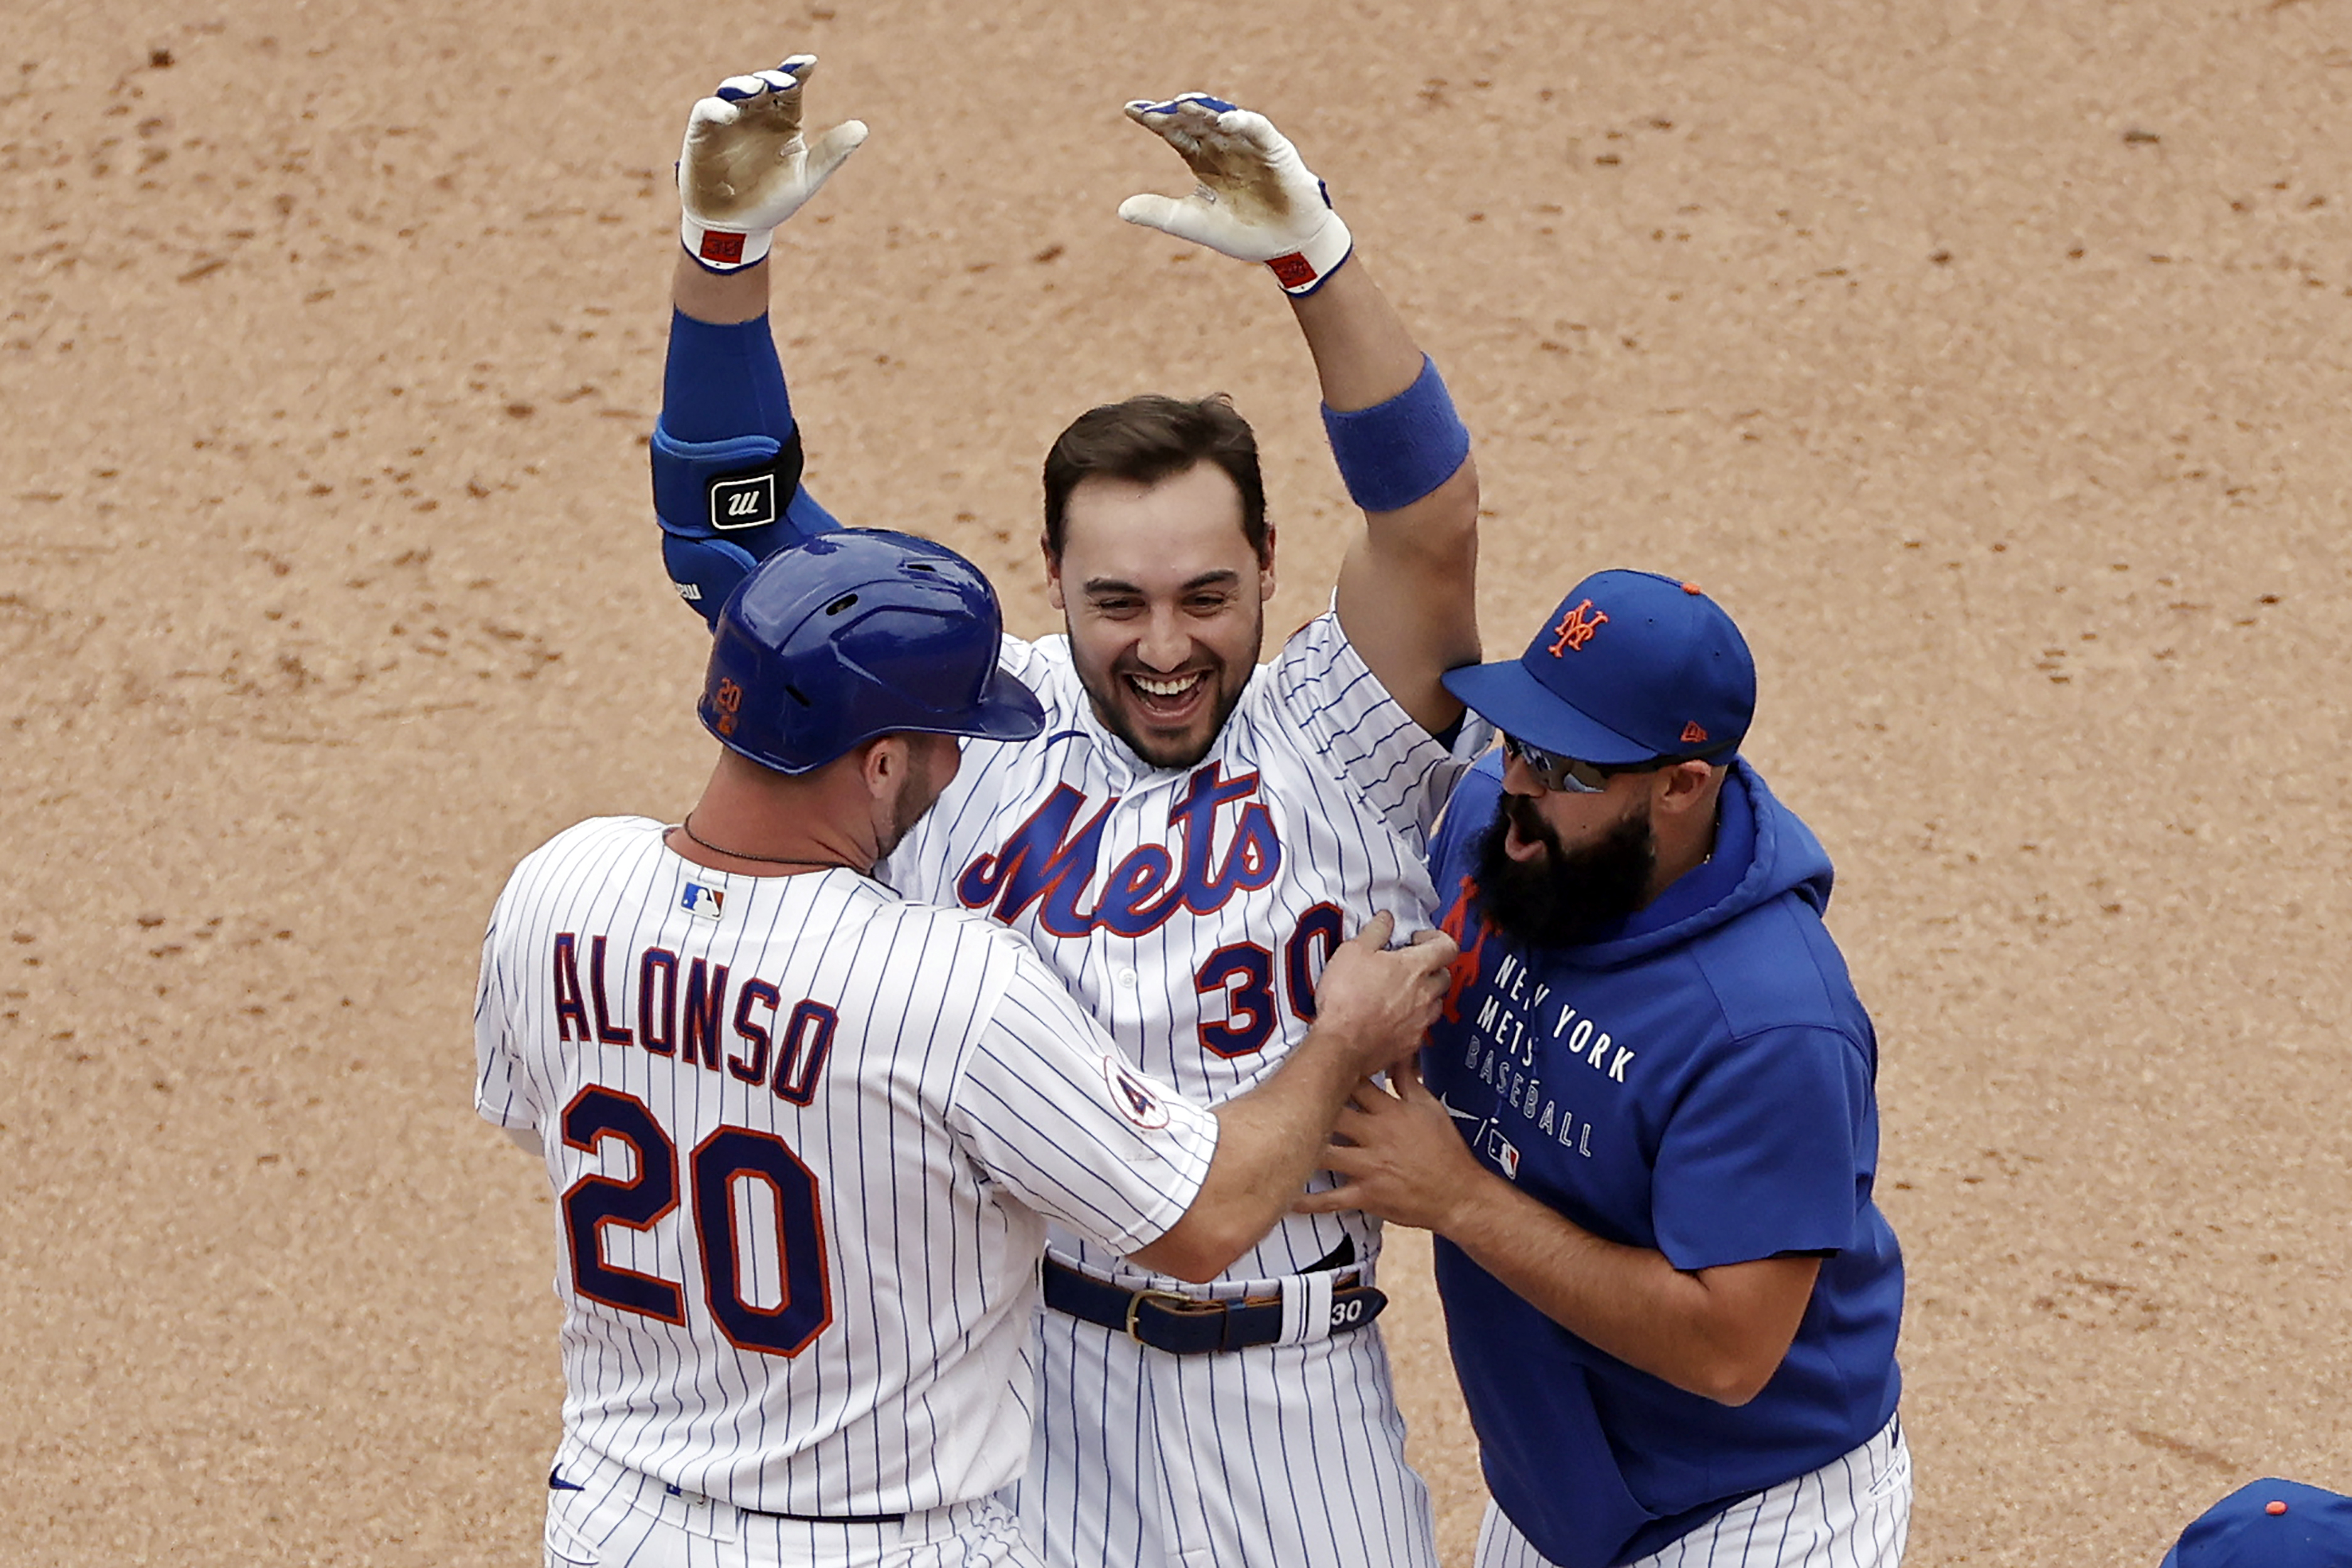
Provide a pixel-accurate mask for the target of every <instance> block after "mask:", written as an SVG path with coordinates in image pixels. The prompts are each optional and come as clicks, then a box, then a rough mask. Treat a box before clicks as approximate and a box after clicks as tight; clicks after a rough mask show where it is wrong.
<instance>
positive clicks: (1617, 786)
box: [1307, 571, 1911, 1568]
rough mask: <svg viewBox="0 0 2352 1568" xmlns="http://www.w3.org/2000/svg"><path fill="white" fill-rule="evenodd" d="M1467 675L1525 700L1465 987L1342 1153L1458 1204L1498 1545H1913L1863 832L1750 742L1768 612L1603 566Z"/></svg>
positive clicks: (1426, 1214)
mask: <svg viewBox="0 0 2352 1568" xmlns="http://www.w3.org/2000/svg"><path fill="white" fill-rule="evenodd" d="M1445 680H1446V685H1447V686H1448V687H1449V688H1450V689H1451V690H1452V691H1454V694H1455V695H1458V696H1460V697H1461V698H1462V700H1463V701H1464V702H1465V703H1467V704H1468V705H1469V706H1471V707H1472V708H1473V709H1474V710H1475V711H1476V712H1477V713H1479V714H1480V715H1481V716H1484V717H1486V719H1488V720H1490V721H1491V722H1492V723H1493V724H1494V725H1495V726H1496V727H1497V728H1498V729H1500V730H1501V731H1502V732H1503V734H1504V737H1505V738H1504V743H1503V749H1502V750H1501V751H1500V752H1498V753H1496V754H1494V755H1492V756H1489V757H1488V758H1486V760H1484V761H1483V762H1481V763H1480V764H1479V765H1478V766H1477V767H1476V768H1474V769H1472V771H1471V773H1470V776H1469V777H1468V778H1467V779H1465V780H1464V781H1463V783H1462V785H1461V786H1460V788H1459V789H1457V790H1456V791H1455V793H1454V800H1453V804H1452V806H1451V808H1450V809H1449V810H1448V813H1447V816H1446V820H1445V823H1444V828H1443V829H1442V830H1441V831H1440V834H1439V838H1438V841H1437V843H1436V846H1435V849H1434V852H1433V853H1434V861H1435V864H1434V868H1433V869H1434V874H1435V878H1436V883H1437V888H1438V892H1439V894H1440V896H1441V897H1442V898H1444V899H1445V900H1446V901H1447V904H1448V906H1449V907H1448V910H1447V914H1446V915H1445V919H1444V925H1445V927H1446V929H1447V930H1448V931H1450V932H1451V933H1452V934H1453V935H1454V937H1455V940H1456V941H1457V942H1458V943H1459V944H1460V946H1462V948H1463V956H1462V957H1461V958H1460V960H1458V962H1457V964H1456V967H1455V972H1454V989H1453V991H1452V993H1451V994H1450V995H1449V996H1448V998H1447V999H1446V1004H1445V1008H1444V1011H1443V1013H1442V1014H1441V1016H1440V1018H1439V1020H1438V1022H1437V1024H1436V1026H1435V1027H1434V1028H1433V1030H1431V1033H1430V1039H1429V1042H1428V1044H1427V1046H1426V1047H1425V1048H1424V1050H1423V1054H1422V1059H1421V1078H1420V1081H1418V1082H1416V1081H1415V1080H1414V1079H1413V1078H1412V1075H1410V1074H1405V1075H1402V1076H1400V1077H1399V1078H1398V1079H1397V1080H1396V1081H1395V1082H1396V1085H1397V1090H1398V1092H1397V1093H1396V1094H1391V1093H1389V1092H1384V1091H1381V1090H1378V1089H1374V1088H1371V1087H1369V1086H1368V1087H1367V1088H1366V1090H1365V1091H1364V1092H1361V1093H1360V1094H1359V1095H1358V1096H1357V1097H1356V1101H1355V1103H1354V1105H1353V1107H1352V1108H1351V1109H1350V1110H1349V1112H1348V1113H1344V1114H1343V1115H1342V1116H1341V1118H1340V1121H1339V1128H1338V1131H1337V1134H1336V1136H1335V1139H1334V1144H1333V1146H1332V1148H1331V1149H1330V1150H1329V1151H1328V1154H1327V1155H1326V1158H1327V1159H1328V1161H1329V1163H1330V1165H1331V1166H1332V1168H1334V1169H1335V1170H1337V1171H1339V1173H1340V1174H1341V1175H1342V1176H1345V1177H1346V1178H1347V1182H1346V1185H1345V1186H1341V1187H1340V1188H1339V1190H1337V1191H1335V1192H1330V1193H1324V1194H1318V1195H1315V1196H1313V1197H1309V1198H1307V1207H1310V1208H1323V1207H1333V1208H1338V1207H1348V1206H1359V1207H1364V1208H1367V1209H1369V1210H1370V1211H1372V1212H1374V1213H1377V1214H1380V1215H1381V1216H1382V1217H1383V1218H1388V1219H1390V1220H1392V1221H1395V1222H1397V1223H1401V1224H1407V1225H1414V1226H1419V1227H1422V1228H1426V1229H1429V1230H1432V1231H1434V1232H1435V1233H1436V1234H1437V1236H1438V1242H1437V1248H1436V1251H1437V1277H1438V1289H1439V1292H1440V1294H1441V1296H1442V1297H1443V1299H1444V1304H1445V1314H1446V1322H1447V1325H1448V1328H1449V1331H1450V1333H1451V1338H1452V1344H1453V1352H1454V1366H1455V1369H1456V1370H1457V1372H1458V1373H1459V1374H1460V1375H1461V1380H1462V1387H1463V1393H1464V1395H1465V1398H1466V1400H1467V1402H1468V1405H1469V1407H1470V1415H1471V1419H1472V1422H1473V1424H1474V1425H1475V1427H1476V1430H1477V1433H1478V1440H1479V1450H1480V1458H1481V1462H1482V1465H1483V1468H1484V1469H1485V1471H1486V1481H1487V1485H1488V1489H1489V1490H1490V1491H1491V1493H1492V1495H1493V1499H1494V1501H1493V1504H1492V1506H1491V1507H1490V1509H1489V1511H1488V1513H1487V1516H1486V1524H1485V1528H1484V1530H1483V1531H1482V1533H1481V1536H1480V1541H1479V1547H1478V1559H1477V1560H1478V1563H1479V1564H1480V1568H1544V1565H1546V1564H1558V1565H1559V1568H1612V1565H1617V1564H1628V1563H1640V1564H1643V1565H1644V1568H1650V1565H1654V1564H1664V1563H1677V1564H1685V1563H1686V1564H1691V1565H1693V1568H1696V1565H1698V1564H1715V1565H1718V1568H1721V1565H1727V1564H1741V1565H1743V1568H1765V1565H1767V1564H1773V1565H1778V1564H1789V1565H1791V1568H1793V1565H1794V1564H1798V1563H1841V1564H1852V1565H1854V1568H1893V1565H1894V1564H1895V1563H1898V1562H1899V1561H1900V1559H1901V1556H1902V1552H1903V1545H1904V1541H1905V1538H1906V1531H1907V1527H1908V1521H1909V1517H1910V1501H1911V1472H1910V1459H1909V1456H1908V1453H1907V1450H1906V1448H1905V1446H1904V1443H1903V1437H1902V1431H1901V1427H1900V1426H1899V1424H1898V1423H1897V1421H1896V1419H1895V1401H1896V1396H1897V1394H1898V1392H1899V1390H1900V1378H1899V1376H1898V1375H1897V1373H1896V1370H1895V1332H1896V1327H1897V1324H1898V1322H1899V1320H1900V1318H1901V1314H1902V1304H1903V1270H1902V1260H1901V1257H1900V1254H1899V1253H1898V1251H1897V1249H1896V1247H1895V1234H1894V1232H1893V1231H1892V1230H1891V1229H1890V1228H1888V1226H1887V1223H1886V1221H1885V1218H1884V1217H1883V1216H1882V1215H1880V1213H1879V1211H1878V1208H1877V1206H1876V1205H1875V1204H1874V1203H1873V1202H1872V1201H1871V1188H1872V1184H1873V1181H1874V1177H1875V1176H1876V1173H1877V1165H1878V1115H1877V1107H1876V1102H1875V1081H1876V1077H1877V1067H1878V1045H1877V1040H1876V1038H1875V1036H1874V1033H1873V1032H1872V1030H1871V1024H1870V1018H1869V1015H1868V1014H1867V1013H1866V1012H1864V1009H1863V1006H1862V1002H1861V1000H1860V998H1857V997H1856V996H1855V994H1854V989H1853V984H1852V982H1851V981H1850V980H1849V979H1848V978H1847V976H1846V969H1845V965H1844V963H1843V960H1842V959H1841V958H1840V957H1839V955H1838V950H1837V946H1836V944H1835V943H1834V942H1833V941H1832V939H1831V937H1830V935H1829V932H1828V930H1827V929H1826V928H1825V927H1824V925H1822V911H1823V909H1824V907H1825V906H1826V905H1827V904H1828V902H1829V895H1830V884H1831V870H1830V861H1829V857H1828V855H1827V854H1826V853H1824V852H1823V851H1822V846H1821V843H1820V841H1818V840H1816V839H1815V838H1814V837H1813V835H1812V833H1811V831H1808V830H1807V829H1806V827H1805V825H1804V823H1803V822H1801V821H1799V820H1798V819H1797V817H1796V815H1795V814H1794V813H1793V812H1791V811H1790V810H1789V809H1788V808H1787V807H1785V806H1783V805H1781V804H1780V801H1779V800H1776V799H1775V798H1774V797H1773V795H1772V793H1771V791H1770V790H1769V789H1766V788H1765V784H1764V780H1763V779H1762V778H1761V777H1760V776H1759V774H1758V773H1757V772H1756V770H1755V769H1754V768H1752V767H1750V766H1749V765H1748V762H1747V761H1745V760H1744V759H1743V758H1740V757H1739V755H1738V747H1739V745H1740V742H1741V740H1742V739H1743V738H1744V737H1745V736H1746V735H1747V733H1748V724H1749V721H1750V719H1751V717H1752V716H1753V714H1754V711H1755V705H1756V673H1755V665H1754V663H1753V661H1752V660H1751V658H1750V657H1749V654H1748V645H1747V643H1746V642H1745V641H1744V640H1743V639H1742V638H1741V636H1740V634H1739V631H1738V628H1737V627H1736V626H1734V625H1733V624H1732V622H1731V618H1730V617H1729V616H1728V615H1727V614H1725V613H1724V612H1723V610H1722V609H1721V608H1720V607H1719V606H1718V605H1717V604H1716V603H1715V601H1713V600H1711V599H1709V598H1708V597H1707V596H1706V594H1704V593H1702V592H1701V591H1699V589H1698V587H1697V585H1696V584H1694V583H1688V582H1682V581H1678V580H1675V579H1673V578H1666V577H1659V576H1656V575H1654V574H1652V573H1648V572H1636V571H1604V572H1601V573H1598V574H1596V575H1594V576H1592V577H1589V578H1587V579H1586V580H1584V581H1582V582H1580V583H1579V584H1578V585H1577V586H1576V587H1575V588H1573V589H1571V590H1570V592H1569V595H1568V597H1567V598H1566V599H1565V600H1564V601H1562V602H1561V603H1560V605H1559V609H1558V610H1557V611H1556V612H1554V613H1553V614H1552V616H1551V617H1550V618H1549V619H1548V620H1547V621H1546V622H1544V624H1543V626H1542V627H1541V629H1539V630H1538V632H1537V633H1536V635H1535V637H1534V639H1533V641H1531V642H1530V643H1528V648H1527V651H1526V652H1525V653H1522V654H1521V655H1520V656H1519V657H1517V658H1516V659H1507V660H1502V661H1499V662H1497V663H1494V664H1481V665H1476V666H1473V667H1467V668H1464V669H1458V670H1455V671H1453V672H1452V673H1451V674H1448V675H1447V676H1446V677H1445Z"/></svg>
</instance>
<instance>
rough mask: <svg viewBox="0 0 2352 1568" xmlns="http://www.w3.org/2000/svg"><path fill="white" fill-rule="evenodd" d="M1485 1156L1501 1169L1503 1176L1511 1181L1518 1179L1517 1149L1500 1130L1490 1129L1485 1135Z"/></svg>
mask: <svg viewBox="0 0 2352 1568" xmlns="http://www.w3.org/2000/svg"><path fill="white" fill-rule="evenodd" d="M1486 1155H1487V1157H1488V1158H1489V1159H1492V1160H1493V1161H1494V1162H1495V1163H1496V1165H1498V1166H1502V1167H1503V1174H1504V1175H1505V1176H1508V1177H1510V1178H1511V1179H1512V1180H1513V1181H1517V1180H1518V1179H1519V1151H1518V1148H1517V1145H1514V1144H1513V1143H1512V1142H1511V1140H1510V1139H1508V1138H1507V1137H1505V1136H1503V1134H1502V1131H1501V1129H1500V1128H1491V1129H1489V1130H1488V1132H1487V1134H1486Z"/></svg>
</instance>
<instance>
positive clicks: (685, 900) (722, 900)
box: [677, 882, 727, 920]
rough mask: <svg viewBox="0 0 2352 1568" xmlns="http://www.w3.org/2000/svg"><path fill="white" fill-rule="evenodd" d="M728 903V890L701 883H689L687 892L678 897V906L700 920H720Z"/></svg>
mask: <svg viewBox="0 0 2352 1568" xmlns="http://www.w3.org/2000/svg"><path fill="white" fill-rule="evenodd" d="M726 903H727V891H726V889H724V888H718V887H711V886H709V885H708V884H707V883H699V882H689V883H687V884H686V891H685V892H683V893H681V894H678V895H677V906H678V907H679V908H680V909H683V910H685V911H686V912H687V913H688V915H693V916H695V917H696V918H697V919H699V920H716V919H718V918H719V910H720V909H721V908H722V907H724V906H725V904H726Z"/></svg>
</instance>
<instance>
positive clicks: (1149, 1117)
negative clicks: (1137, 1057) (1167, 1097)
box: [1103, 1056, 1168, 1133]
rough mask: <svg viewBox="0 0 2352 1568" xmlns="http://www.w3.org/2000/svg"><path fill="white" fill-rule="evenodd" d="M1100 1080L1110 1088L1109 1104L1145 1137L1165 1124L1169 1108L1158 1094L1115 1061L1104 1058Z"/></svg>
mask: <svg viewBox="0 0 2352 1568" xmlns="http://www.w3.org/2000/svg"><path fill="white" fill-rule="evenodd" d="M1103 1077H1104V1078H1105V1079H1106V1080H1107V1081H1108V1082H1109V1084H1110V1098H1111V1103H1113V1104H1115V1105H1117V1106H1118V1109H1119V1113H1120V1114H1122V1115H1124V1116H1125V1117H1126V1118H1127V1119H1128V1120H1129V1121H1130V1122H1132V1123H1134V1124H1136V1125H1137V1126H1139V1127H1140V1128H1142V1129H1143V1130H1144V1131H1145V1132H1147V1133H1150V1132H1157V1131H1158V1130H1159V1129H1160V1128H1162V1127H1164V1126H1166V1125H1167V1124H1168V1106H1167V1104H1166V1103H1165V1102H1163V1101H1162V1100H1161V1099H1160V1091H1158V1090H1157V1089H1154V1088H1153V1087H1152V1086H1151V1085H1150V1084H1149V1083H1147V1082H1144V1081H1143V1080H1142V1079H1140V1078H1139V1077H1137V1076H1136V1075H1135V1074H1134V1073H1132V1072H1130V1071H1128V1070H1127V1068H1126V1067H1125V1066H1124V1065H1123V1064H1121V1063H1120V1061H1118V1058H1116V1057H1110V1056H1106V1057H1104V1058H1103Z"/></svg>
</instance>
